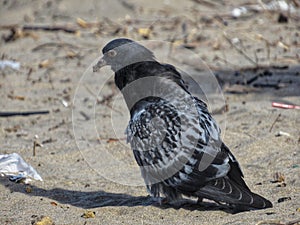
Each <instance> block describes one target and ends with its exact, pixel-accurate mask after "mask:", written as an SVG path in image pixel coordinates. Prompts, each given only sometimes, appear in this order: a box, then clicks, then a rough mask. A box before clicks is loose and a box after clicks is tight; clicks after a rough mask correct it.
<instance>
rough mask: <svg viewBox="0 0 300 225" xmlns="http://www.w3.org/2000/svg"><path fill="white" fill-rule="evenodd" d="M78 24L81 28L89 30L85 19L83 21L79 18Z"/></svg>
mask: <svg viewBox="0 0 300 225" xmlns="http://www.w3.org/2000/svg"><path fill="white" fill-rule="evenodd" d="M76 23H77V24H78V25H79V26H81V27H82V28H88V27H89V24H88V23H87V22H86V21H85V20H84V19H81V18H79V17H78V18H77V20H76Z"/></svg>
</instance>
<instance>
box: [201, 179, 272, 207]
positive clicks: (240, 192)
mask: <svg viewBox="0 0 300 225" xmlns="http://www.w3.org/2000/svg"><path fill="white" fill-rule="evenodd" d="M196 194H197V195H198V196H199V197H201V198H207V199H211V200H214V201H217V202H226V203H229V204H232V205H234V206H235V208H236V209H237V210H239V209H240V210H241V211H244V210H252V209H264V208H270V207H272V203H271V202H270V201H269V200H267V199H265V198H264V197H262V196H260V195H258V194H255V193H253V192H251V191H250V190H249V189H247V188H244V187H242V186H240V185H238V184H236V183H235V182H234V181H231V180H230V179H229V178H228V177H223V178H219V179H216V180H214V181H211V182H210V183H209V184H208V185H206V186H205V187H203V188H201V189H200V190H199V191H198V192H197V193H196Z"/></svg>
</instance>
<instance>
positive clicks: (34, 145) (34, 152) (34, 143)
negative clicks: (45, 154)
mask: <svg viewBox="0 0 300 225" xmlns="http://www.w3.org/2000/svg"><path fill="white" fill-rule="evenodd" d="M35 147H36V141H33V153H32V155H33V156H35V155H36V151H35Z"/></svg>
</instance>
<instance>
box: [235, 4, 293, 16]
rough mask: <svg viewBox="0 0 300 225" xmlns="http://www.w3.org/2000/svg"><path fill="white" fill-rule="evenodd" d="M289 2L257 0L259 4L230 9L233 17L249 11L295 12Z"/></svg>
mask: <svg viewBox="0 0 300 225" xmlns="http://www.w3.org/2000/svg"><path fill="white" fill-rule="evenodd" d="M290 2H291V1H284V0H272V1H269V2H268V3H264V2H263V1H262V0H258V3H259V4H253V5H245V6H241V7H238V8H234V9H233V10H232V11H231V15H232V17H234V18H238V17H240V16H242V15H245V14H247V13H250V12H251V11H255V12H257V11H258V12H261V11H289V12H290V13H295V12H296V9H295V7H294V6H293V4H292V3H290Z"/></svg>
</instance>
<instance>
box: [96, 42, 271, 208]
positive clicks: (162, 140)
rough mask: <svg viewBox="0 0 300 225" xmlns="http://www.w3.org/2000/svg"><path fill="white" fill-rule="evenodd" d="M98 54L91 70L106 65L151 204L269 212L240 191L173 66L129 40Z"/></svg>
mask: <svg viewBox="0 0 300 225" xmlns="http://www.w3.org/2000/svg"><path fill="white" fill-rule="evenodd" d="M102 53H103V57H102V58H100V60H99V61H98V62H97V64H96V65H94V66H93V71H94V72H97V71H98V70H99V69H100V68H102V67H103V66H106V65H108V66H110V67H111V70H112V71H113V72H114V75H115V76H114V81H115V84H116V86H117V87H118V88H119V89H120V91H121V93H122V94H123V96H124V99H125V102H126V104H127V107H128V110H129V112H130V121H129V124H128V126H127V129H126V134H127V142H129V144H130V146H131V149H132V151H133V155H134V157H135V160H136V162H137V164H138V166H139V168H140V170H141V175H142V177H143V179H144V181H145V185H146V188H147V191H148V192H149V194H150V196H151V197H152V198H153V199H157V200H158V201H159V202H160V203H161V199H162V197H164V198H163V202H164V203H169V204H174V205H176V204H178V205H179V206H180V204H181V202H182V201H183V200H184V199H186V198H196V199H198V202H199V204H201V202H202V200H203V199H208V200H212V201H214V202H216V203H218V204H220V205H225V206H228V207H230V208H232V209H234V210H237V211H245V210H255V209H264V208H269V207H272V203H271V202H270V201H269V200H267V199H266V198H264V197H262V196H260V195H258V194H255V193H253V192H252V191H251V190H250V189H249V187H248V186H247V185H246V183H245V181H244V175H243V173H242V170H241V167H240V165H239V163H238V161H237V160H236V158H235V157H234V155H233V154H232V153H231V151H230V150H229V148H228V147H227V146H226V145H225V144H224V143H223V141H222V139H221V137H220V134H221V130H220V128H219V126H218V125H217V123H216V121H215V120H214V119H213V117H212V116H211V114H210V113H209V111H208V108H207V105H206V103H205V102H204V101H202V100H200V99H199V98H198V97H197V96H195V95H193V94H192V93H191V92H190V91H189V84H188V82H186V81H185V80H184V79H183V78H182V75H181V72H179V70H178V69H176V67H175V66H173V65H170V64H163V63H160V62H158V61H157V60H156V58H155V56H154V54H153V53H152V52H151V51H150V50H149V49H147V48H146V47H144V46H143V45H141V44H139V43H138V42H135V41H133V40H130V39H127V38H117V39H114V40H112V41H110V42H109V43H108V44H106V45H105V46H104V48H103V49H102ZM184 197H185V198H184Z"/></svg>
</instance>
